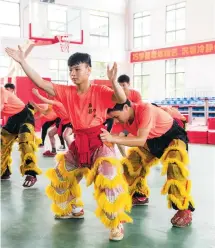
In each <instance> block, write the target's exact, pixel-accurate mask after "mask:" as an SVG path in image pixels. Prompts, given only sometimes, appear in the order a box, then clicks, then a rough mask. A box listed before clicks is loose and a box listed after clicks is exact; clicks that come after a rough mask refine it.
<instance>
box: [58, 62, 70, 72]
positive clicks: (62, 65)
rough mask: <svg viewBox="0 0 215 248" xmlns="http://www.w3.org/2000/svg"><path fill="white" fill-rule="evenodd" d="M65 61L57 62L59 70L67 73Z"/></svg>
mask: <svg viewBox="0 0 215 248" xmlns="http://www.w3.org/2000/svg"><path fill="white" fill-rule="evenodd" d="M67 67H68V66H67V61H66V60H59V70H64V71H67Z"/></svg>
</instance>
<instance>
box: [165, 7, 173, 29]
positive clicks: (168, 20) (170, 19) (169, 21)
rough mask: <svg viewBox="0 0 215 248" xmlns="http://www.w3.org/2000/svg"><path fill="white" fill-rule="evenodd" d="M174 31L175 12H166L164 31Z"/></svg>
mask: <svg viewBox="0 0 215 248" xmlns="http://www.w3.org/2000/svg"><path fill="white" fill-rule="evenodd" d="M172 30H175V10H174V11H170V12H167V16H166V31H172Z"/></svg>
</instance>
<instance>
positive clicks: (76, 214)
mask: <svg viewBox="0 0 215 248" xmlns="http://www.w3.org/2000/svg"><path fill="white" fill-rule="evenodd" d="M83 218H84V209H83V208H82V209H81V210H80V211H78V212H77V211H74V212H72V213H70V214H67V215H55V219H83Z"/></svg>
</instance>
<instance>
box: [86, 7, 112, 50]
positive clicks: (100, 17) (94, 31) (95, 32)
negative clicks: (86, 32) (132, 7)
mask: <svg viewBox="0 0 215 248" xmlns="http://www.w3.org/2000/svg"><path fill="white" fill-rule="evenodd" d="M90 44H91V45H92V46H101V47H108V45H109V16H108V13H106V12H100V11H90Z"/></svg>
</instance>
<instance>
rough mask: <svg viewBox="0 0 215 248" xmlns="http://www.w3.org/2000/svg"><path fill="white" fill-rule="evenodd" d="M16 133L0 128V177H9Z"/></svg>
mask: <svg viewBox="0 0 215 248" xmlns="http://www.w3.org/2000/svg"><path fill="white" fill-rule="evenodd" d="M17 136H18V135H16V134H12V133H10V132H8V131H7V130H6V129H4V127H3V128H2V129H1V179H9V178H10V175H11V163H12V158H11V152H12V147H13V144H14V142H15V140H16V138H17Z"/></svg>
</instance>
